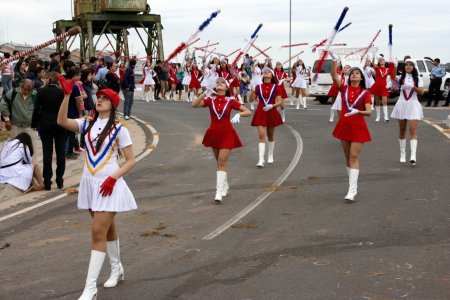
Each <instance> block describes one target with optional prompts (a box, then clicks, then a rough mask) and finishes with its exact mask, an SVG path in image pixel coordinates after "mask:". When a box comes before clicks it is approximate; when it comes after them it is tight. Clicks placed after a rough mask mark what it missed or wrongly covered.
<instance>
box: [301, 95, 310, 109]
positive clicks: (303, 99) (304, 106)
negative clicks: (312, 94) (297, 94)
mask: <svg viewBox="0 0 450 300" xmlns="http://www.w3.org/2000/svg"><path fill="white" fill-rule="evenodd" d="M300 99H301V100H302V105H303V109H308V107H306V97H303V96H301V98H300Z"/></svg>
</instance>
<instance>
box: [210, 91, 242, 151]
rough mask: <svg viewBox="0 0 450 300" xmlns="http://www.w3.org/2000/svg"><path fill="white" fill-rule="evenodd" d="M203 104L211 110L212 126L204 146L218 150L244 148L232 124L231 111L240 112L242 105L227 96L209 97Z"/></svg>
mask: <svg viewBox="0 0 450 300" xmlns="http://www.w3.org/2000/svg"><path fill="white" fill-rule="evenodd" d="M203 103H204V105H205V106H204V107H208V108H209V112H210V114H211V124H210V125H209V128H208V129H207V130H206V133H205V136H204V137H203V142H202V144H203V145H204V146H205V147H212V148H216V149H234V148H238V147H242V142H241V140H240V139H239V136H238V134H237V133H236V130H234V128H233V126H232V125H231V122H230V114H231V110H232V109H234V110H239V109H240V107H241V103H239V101H237V100H236V99H235V98H232V97H226V96H216V97H208V98H206V99H205V100H203Z"/></svg>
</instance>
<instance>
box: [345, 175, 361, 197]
mask: <svg viewBox="0 0 450 300" xmlns="http://www.w3.org/2000/svg"><path fill="white" fill-rule="evenodd" d="M358 175H359V169H351V168H350V169H349V170H348V183H349V184H348V192H347V195H346V196H345V200H347V201H351V202H353V201H355V196H356V194H357V193H358Z"/></svg>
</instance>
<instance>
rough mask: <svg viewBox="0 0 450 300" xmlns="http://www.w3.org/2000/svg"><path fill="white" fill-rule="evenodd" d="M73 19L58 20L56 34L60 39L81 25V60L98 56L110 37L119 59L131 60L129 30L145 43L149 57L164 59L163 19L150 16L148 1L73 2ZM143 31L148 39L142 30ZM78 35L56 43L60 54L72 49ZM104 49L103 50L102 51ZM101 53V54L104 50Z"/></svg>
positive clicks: (89, 0) (55, 23)
mask: <svg viewBox="0 0 450 300" xmlns="http://www.w3.org/2000/svg"><path fill="white" fill-rule="evenodd" d="M73 8H74V15H73V18H72V20H58V21H56V22H54V24H53V33H54V35H55V36H58V35H60V34H62V33H64V32H65V31H66V30H67V29H69V28H71V27H73V26H76V25H78V26H80V27H81V29H82V31H81V33H80V34H79V39H80V59H81V61H82V62H86V61H87V60H88V59H89V57H92V56H98V55H97V53H98V52H97V51H98V50H99V49H97V46H98V43H99V41H100V39H101V38H102V37H106V39H107V41H108V44H107V46H108V45H110V46H111V47H112V49H113V51H114V52H113V53H114V55H115V56H116V57H121V56H123V57H124V60H125V61H128V60H129V58H130V50H129V43H128V35H129V30H132V29H134V30H135V31H136V33H137V35H138V36H139V39H140V40H141V42H142V44H143V46H144V48H145V51H146V53H147V57H152V58H158V59H161V60H164V50H163V41H162V29H163V27H162V25H161V16H160V15H155V14H150V7H149V5H148V4H147V1H146V0H73ZM139 28H141V29H143V31H144V32H145V34H146V37H145V36H144V37H143V35H142V34H141V33H140V32H139V31H138V29H139ZM74 41H75V36H73V37H68V38H66V39H64V40H62V41H60V42H58V43H57V44H56V49H57V51H59V52H62V51H66V50H67V49H68V48H71V46H72V45H73V43H74ZM100 50H101V49H100ZM100 52H101V51H100Z"/></svg>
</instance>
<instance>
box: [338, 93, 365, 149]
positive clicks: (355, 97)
mask: <svg viewBox="0 0 450 300" xmlns="http://www.w3.org/2000/svg"><path fill="white" fill-rule="evenodd" d="M341 94H342V100H341V102H342V103H341V105H342V110H341V115H340V116H339V121H338V122H337V124H336V127H335V128H334V131H333V136H334V137H335V138H337V139H340V140H343V141H349V142H358V143H364V142H369V141H370V140H371V137H370V133H369V129H368V127H367V123H366V120H365V118H364V116H363V115H360V114H356V115H352V116H349V117H346V116H345V114H346V113H348V112H349V111H350V110H349V109H348V107H347V106H349V107H353V108H355V109H358V110H365V105H366V104H371V103H372V99H371V97H370V93H369V91H368V90H366V89H363V88H360V87H352V86H341Z"/></svg>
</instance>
